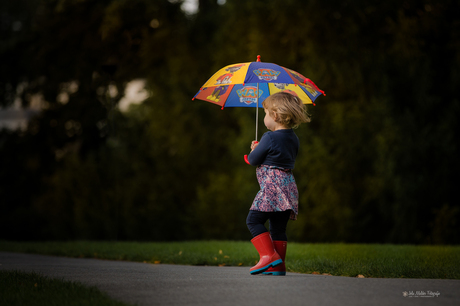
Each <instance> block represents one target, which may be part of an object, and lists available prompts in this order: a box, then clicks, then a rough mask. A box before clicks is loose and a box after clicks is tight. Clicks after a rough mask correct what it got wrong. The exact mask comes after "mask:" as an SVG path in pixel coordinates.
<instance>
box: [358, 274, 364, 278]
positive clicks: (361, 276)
mask: <svg viewBox="0 0 460 306" xmlns="http://www.w3.org/2000/svg"><path fill="white" fill-rule="evenodd" d="M357 278H365V277H364V275H362V274H359V275H358V276H357Z"/></svg>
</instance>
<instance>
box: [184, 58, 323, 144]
mask: <svg viewBox="0 0 460 306" xmlns="http://www.w3.org/2000/svg"><path fill="white" fill-rule="evenodd" d="M280 91H284V92H289V93H291V94H293V95H296V96H298V97H299V98H300V99H301V100H302V101H303V103H304V104H313V105H315V104H314V101H315V100H316V98H318V97H319V96H320V95H321V94H323V95H325V93H324V91H322V90H321V89H319V88H318V87H317V86H316V85H315V83H313V82H312V81H311V80H310V79H307V78H306V77H304V76H303V75H301V74H300V73H298V72H295V71H294V70H291V69H288V68H284V67H281V66H279V65H276V64H272V63H265V62H261V61H260V55H258V56H257V61H256V62H248V63H240V64H234V65H228V66H226V67H224V68H222V69H220V70H219V71H217V72H216V73H215V74H214V75H213V76H212V77H211V78H210V79H209V80H208V81H207V82H206V83H205V84H204V85H203V86H202V87H201V89H200V90H199V91H198V93H197V94H196V95H195V96H194V97H193V99H192V100H194V99H200V100H203V101H207V102H211V103H214V104H217V105H219V106H221V107H222V109H224V107H256V108H257V110H256V139H255V140H256V141H257V136H258V135H257V133H258V131H257V127H258V113H259V112H258V108H259V107H262V102H263V101H264V100H265V99H266V98H267V97H268V96H270V95H271V94H274V93H276V92H280Z"/></svg>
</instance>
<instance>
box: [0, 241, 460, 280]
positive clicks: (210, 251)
mask: <svg viewBox="0 0 460 306" xmlns="http://www.w3.org/2000/svg"><path fill="white" fill-rule="evenodd" d="M0 251H9V252H20V253H34V254H46V255H55V256H66V257H79V258H99V259H109V260H125V261H136V262H145V263H152V264H161V263H163V264H183V265H209V266H252V265H254V264H255V263H256V262H257V261H258V259H259V258H258V254H257V252H256V250H255V249H254V247H253V246H252V244H251V243H250V242H241V241H187V242H107V241H73V242H9V241H0ZM458 262H460V246H413V245H390V244H343V243H334V244H308V243H289V244H288V251H287V256H286V267H287V270H288V271H290V272H299V273H313V274H328V275H335V276H350V277H357V276H364V277H378V278H429V279H460V265H458Z"/></svg>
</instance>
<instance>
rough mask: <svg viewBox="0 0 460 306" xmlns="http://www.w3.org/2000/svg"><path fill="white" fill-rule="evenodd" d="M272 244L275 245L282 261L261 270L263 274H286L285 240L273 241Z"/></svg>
mask: <svg viewBox="0 0 460 306" xmlns="http://www.w3.org/2000/svg"><path fill="white" fill-rule="evenodd" d="M273 245H274V246H275V250H276V252H277V253H278V254H279V255H280V257H281V259H282V260H283V263H282V264H280V265H278V266H276V267H274V268H269V269H268V270H267V271H265V272H263V274H268V275H286V264H285V259H286V248H287V241H273Z"/></svg>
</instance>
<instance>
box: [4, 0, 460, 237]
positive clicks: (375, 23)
mask: <svg viewBox="0 0 460 306" xmlns="http://www.w3.org/2000/svg"><path fill="white" fill-rule="evenodd" d="M180 7H181V1H166V0H16V1H8V0H0V18H1V23H0V36H1V45H0V62H1V65H0V105H1V106H2V107H8V106H10V105H12V104H13V103H14V102H15V101H20V102H21V103H22V105H23V107H27V106H29V105H30V104H32V103H34V101H36V100H37V99H38V100H39V101H40V103H41V105H42V110H41V111H40V113H39V114H38V115H37V116H35V117H34V118H33V119H32V120H30V121H29V124H28V127H27V129H26V130H17V131H11V130H7V129H3V130H1V131H0V161H1V166H0V180H1V184H0V239H10V240H50V239H60V240H71V239H107V240H112V239H119V240H187V239H250V238H251V237H250V234H249V232H248V231H247V229H246V225H245V218H246V214H247V211H248V208H249V206H250V204H251V202H252V199H253V197H254V196H255V194H256V192H257V190H258V184H257V181H256V178H255V174H254V169H253V168H252V167H249V166H247V165H246V164H244V162H243V161H242V156H243V155H244V154H246V153H247V151H248V148H249V144H250V142H251V140H252V139H253V135H254V126H253V125H254V110H249V111H248V110H247V109H225V110H224V111H221V110H220V109H219V108H218V107H217V106H215V105H211V104H208V103H206V102H202V101H191V97H193V96H194V94H195V93H196V92H197V91H198V89H199V88H200V86H201V85H202V84H203V83H204V82H205V81H206V80H207V79H208V78H209V77H210V76H211V75H212V74H213V73H214V72H215V71H216V70H217V69H219V68H221V67H223V66H225V65H229V64H233V63H239V62H248V61H255V60H256V56H257V55H258V54H260V55H261V56H262V60H263V61H266V62H274V63H277V64H280V65H282V66H285V67H289V68H292V69H294V70H296V71H299V72H301V73H302V74H304V75H306V76H307V77H309V78H311V79H312V80H314V81H315V83H316V84H317V85H318V86H319V87H320V88H321V89H323V90H325V91H326V93H327V96H326V97H320V98H319V99H318V100H317V106H315V107H310V108H309V111H310V112H311V113H312V115H313V121H312V122H311V123H310V124H307V125H303V126H302V127H300V128H299V129H298V130H297V131H296V133H297V134H298V136H299V138H300V139H301V151H300V156H299V157H298V159H297V163H296V169H295V176H296V180H297V184H298V187H299V192H300V214H299V218H298V221H295V222H291V223H290V225H289V233H288V234H289V237H290V239H291V240H294V241H310V242H335V241H343V242H379V243H415V244H420V243H427V244H458V243H459V242H460V238H459V237H460V223H459V217H460V201H459V197H458V191H457V189H458V186H457V184H458V183H457V181H456V179H455V177H456V176H457V175H458V173H459V170H460V167H459V159H458V156H459V143H458V139H459V126H458V121H457V118H458V115H459V111H460V107H459V106H460V105H459V97H460V95H459V88H460V87H459V86H458V84H460V69H459V68H460V52H459V51H460V37H459V34H460V19H459V17H458V12H459V3H458V1H449V0H445V1H434V0H405V1H399V0H398V1H396V0H388V1H383V2H382V1H370V0H356V1H336V0H331V1H314V0H309V1H300V0H272V1H259V0H227V1H226V3H224V4H223V5H219V4H218V3H217V2H216V1H211V0H200V1H199V11H198V13H196V14H194V15H190V14H186V13H184V11H182V10H181V8H180ZM134 79H145V80H146V90H147V91H148V93H149V97H148V98H147V99H146V100H145V101H144V102H143V103H142V104H140V105H131V107H130V108H129V110H128V111H126V112H121V111H120V110H119V108H118V107H117V105H118V103H119V101H120V99H121V98H122V97H123V95H124V90H125V87H126V85H127V84H128V82H130V81H131V80H134ZM18 99H20V100H18ZM34 99H35V100H34ZM263 128H264V127H263V124H262V123H261V124H260V130H263Z"/></svg>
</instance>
